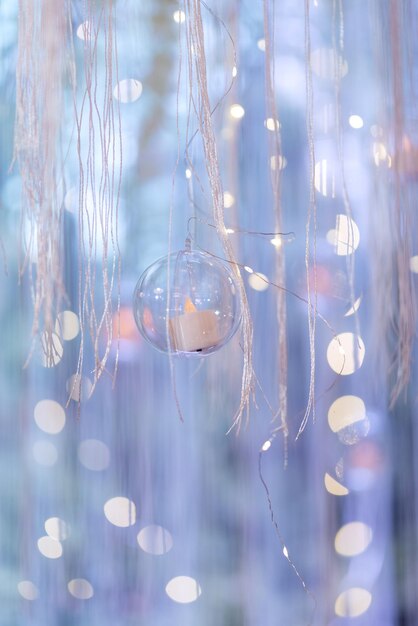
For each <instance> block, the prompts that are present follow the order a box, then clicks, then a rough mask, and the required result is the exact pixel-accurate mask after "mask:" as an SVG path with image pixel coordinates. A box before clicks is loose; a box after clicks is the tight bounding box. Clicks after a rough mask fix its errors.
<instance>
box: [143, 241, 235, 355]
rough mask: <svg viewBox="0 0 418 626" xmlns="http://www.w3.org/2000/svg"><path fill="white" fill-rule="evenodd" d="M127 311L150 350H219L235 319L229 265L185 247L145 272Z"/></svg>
mask: <svg viewBox="0 0 418 626" xmlns="http://www.w3.org/2000/svg"><path fill="white" fill-rule="evenodd" d="M133 309H134V315H135V320H136V323H137V325H138V328H139V330H140V332H141V333H142V335H143V336H144V337H145V339H147V340H148V341H149V342H150V343H151V344H152V345H153V346H154V347H155V348H157V349H158V350H162V351H163V352H170V351H171V352H173V353H177V354H184V355H190V356H193V355H194V356H204V355H206V354H211V353H212V352H215V351H216V350H219V348H221V347H222V346H223V345H225V344H226V343H227V342H228V341H229V340H230V339H231V337H232V336H233V335H234V334H235V332H236V331H237V329H238V327H239V323H240V319H241V307H240V299H239V295H238V290H237V287H236V285H235V281H234V277H233V274H232V272H231V270H230V268H229V267H228V266H227V265H225V264H224V263H223V262H221V261H219V260H218V259H216V258H214V257H213V256H211V255H209V254H207V253H205V252H197V251H195V250H190V249H189V247H188V246H187V245H186V248H185V249H184V250H181V251H179V252H174V253H173V254H171V255H170V256H165V257H163V258H162V259H159V260H158V261H156V262H155V263H153V264H152V265H150V267H148V269H146V270H145V272H144V273H143V274H142V276H141V278H140V279H139V281H138V283H137V285H136V287H135V292H134V301H133Z"/></svg>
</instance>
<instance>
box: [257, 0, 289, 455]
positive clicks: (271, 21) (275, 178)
mask: <svg viewBox="0 0 418 626" xmlns="http://www.w3.org/2000/svg"><path fill="white" fill-rule="evenodd" d="M263 18H264V40H265V92H266V118H267V119H270V120H273V130H272V131H271V132H269V133H268V139H269V158H268V169H269V172H270V185H271V189H272V194H273V211H274V216H275V228H276V230H277V231H278V232H280V231H281V230H282V222H283V216H282V204H281V170H282V168H281V167H280V159H282V158H283V157H282V149H281V135H280V121H279V116H278V110H277V103H276V86H275V50H274V33H275V12H274V3H273V15H272V16H271V15H270V0H263ZM271 33H272V34H271ZM275 250H276V254H275V258H276V267H275V274H276V281H277V282H278V283H279V284H281V285H283V286H285V284H286V268H285V255H284V247H283V246H276V248H275ZM276 294H277V300H276V317H277V332H278V351H277V356H278V378H279V380H278V388H279V394H278V396H279V403H278V404H279V408H278V416H279V419H280V425H281V432H282V433H283V441H284V445H283V448H284V466H285V467H286V466H287V461H288V458H287V457H288V436H289V428H288V424H287V365H288V363H287V339H286V331H287V323H286V317H287V313H286V292H285V291H283V290H281V289H279V290H277V292H276Z"/></svg>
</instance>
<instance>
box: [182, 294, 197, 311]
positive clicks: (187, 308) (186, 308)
mask: <svg viewBox="0 0 418 626" xmlns="http://www.w3.org/2000/svg"><path fill="white" fill-rule="evenodd" d="M196 311H197V309H196V307H195V305H194V304H193V302H192V301H191V299H190V298H189V297H187V298H186V300H185V301H184V312H185V313H195V312H196Z"/></svg>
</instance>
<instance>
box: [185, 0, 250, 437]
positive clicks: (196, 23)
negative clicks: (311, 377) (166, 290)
mask: <svg viewBox="0 0 418 626" xmlns="http://www.w3.org/2000/svg"><path fill="white" fill-rule="evenodd" d="M184 9H185V16H186V23H187V55H188V67H189V73H190V75H189V82H190V94H191V97H193V91H194V85H195V86H196V92H197V99H198V100H197V102H195V103H194V105H195V110H196V113H197V123H198V127H199V130H200V134H201V137H202V142H203V150H204V155H205V166H206V171H207V175H208V179H209V185H210V192H211V201H212V211H213V221H214V225H215V227H216V231H217V235H218V237H219V240H220V242H221V244H222V248H223V250H224V255H225V259H226V260H227V261H228V262H229V263H230V264H231V267H232V268H233V271H234V274H235V279H236V283H237V286H238V291H239V296H240V300H241V306H242V349H243V359H244V362H243V371H242V385H241V400H240V404H239V407H238V410H237V412H236V414H235V416H234V418H233V423H232V427H231V428H235V427H236V428H237V430H239V429H240V427H241V425H242V421H243V416H245V419H246V420H248V417H249V406H250V401H251V397H252V395H253V392H254V373H253V365H252V342H253V326H252V320H251V314H250V310H249V306H248V302H247V295H246V292H245V287H244V283H243V280H242V277H241V274H240V271H239V268H238V266H237V264H236V258H235V254H234V249H233V246H232V244H231V242H230V240H229V237H228V234H227V230H226V226H225V220H224V194H223V187H222V179H221V174H220V169H219V162H218V154H217V146H216V139H215V133H214V129H213V121H212V107H211V103H210V98H209V91H208V80H207V66H206V54H205V37H204V30H203V20H202V6H201V2H200V0H186V1H185V5H184Z"/></svg>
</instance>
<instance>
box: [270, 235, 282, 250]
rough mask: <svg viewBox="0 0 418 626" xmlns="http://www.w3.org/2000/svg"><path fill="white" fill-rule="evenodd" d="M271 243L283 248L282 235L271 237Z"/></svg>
mask: <svg viewBox="0 0 418 626" xmlns="http://www.w3.org/2000/svg"><path fill="white" fill-rule="evenodd" d="M270 243H271V245H272V246H274V247H275V248H281V246H282V243H283V242H282V239H281V237H273V238H272V239H270Z"/></svg>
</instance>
